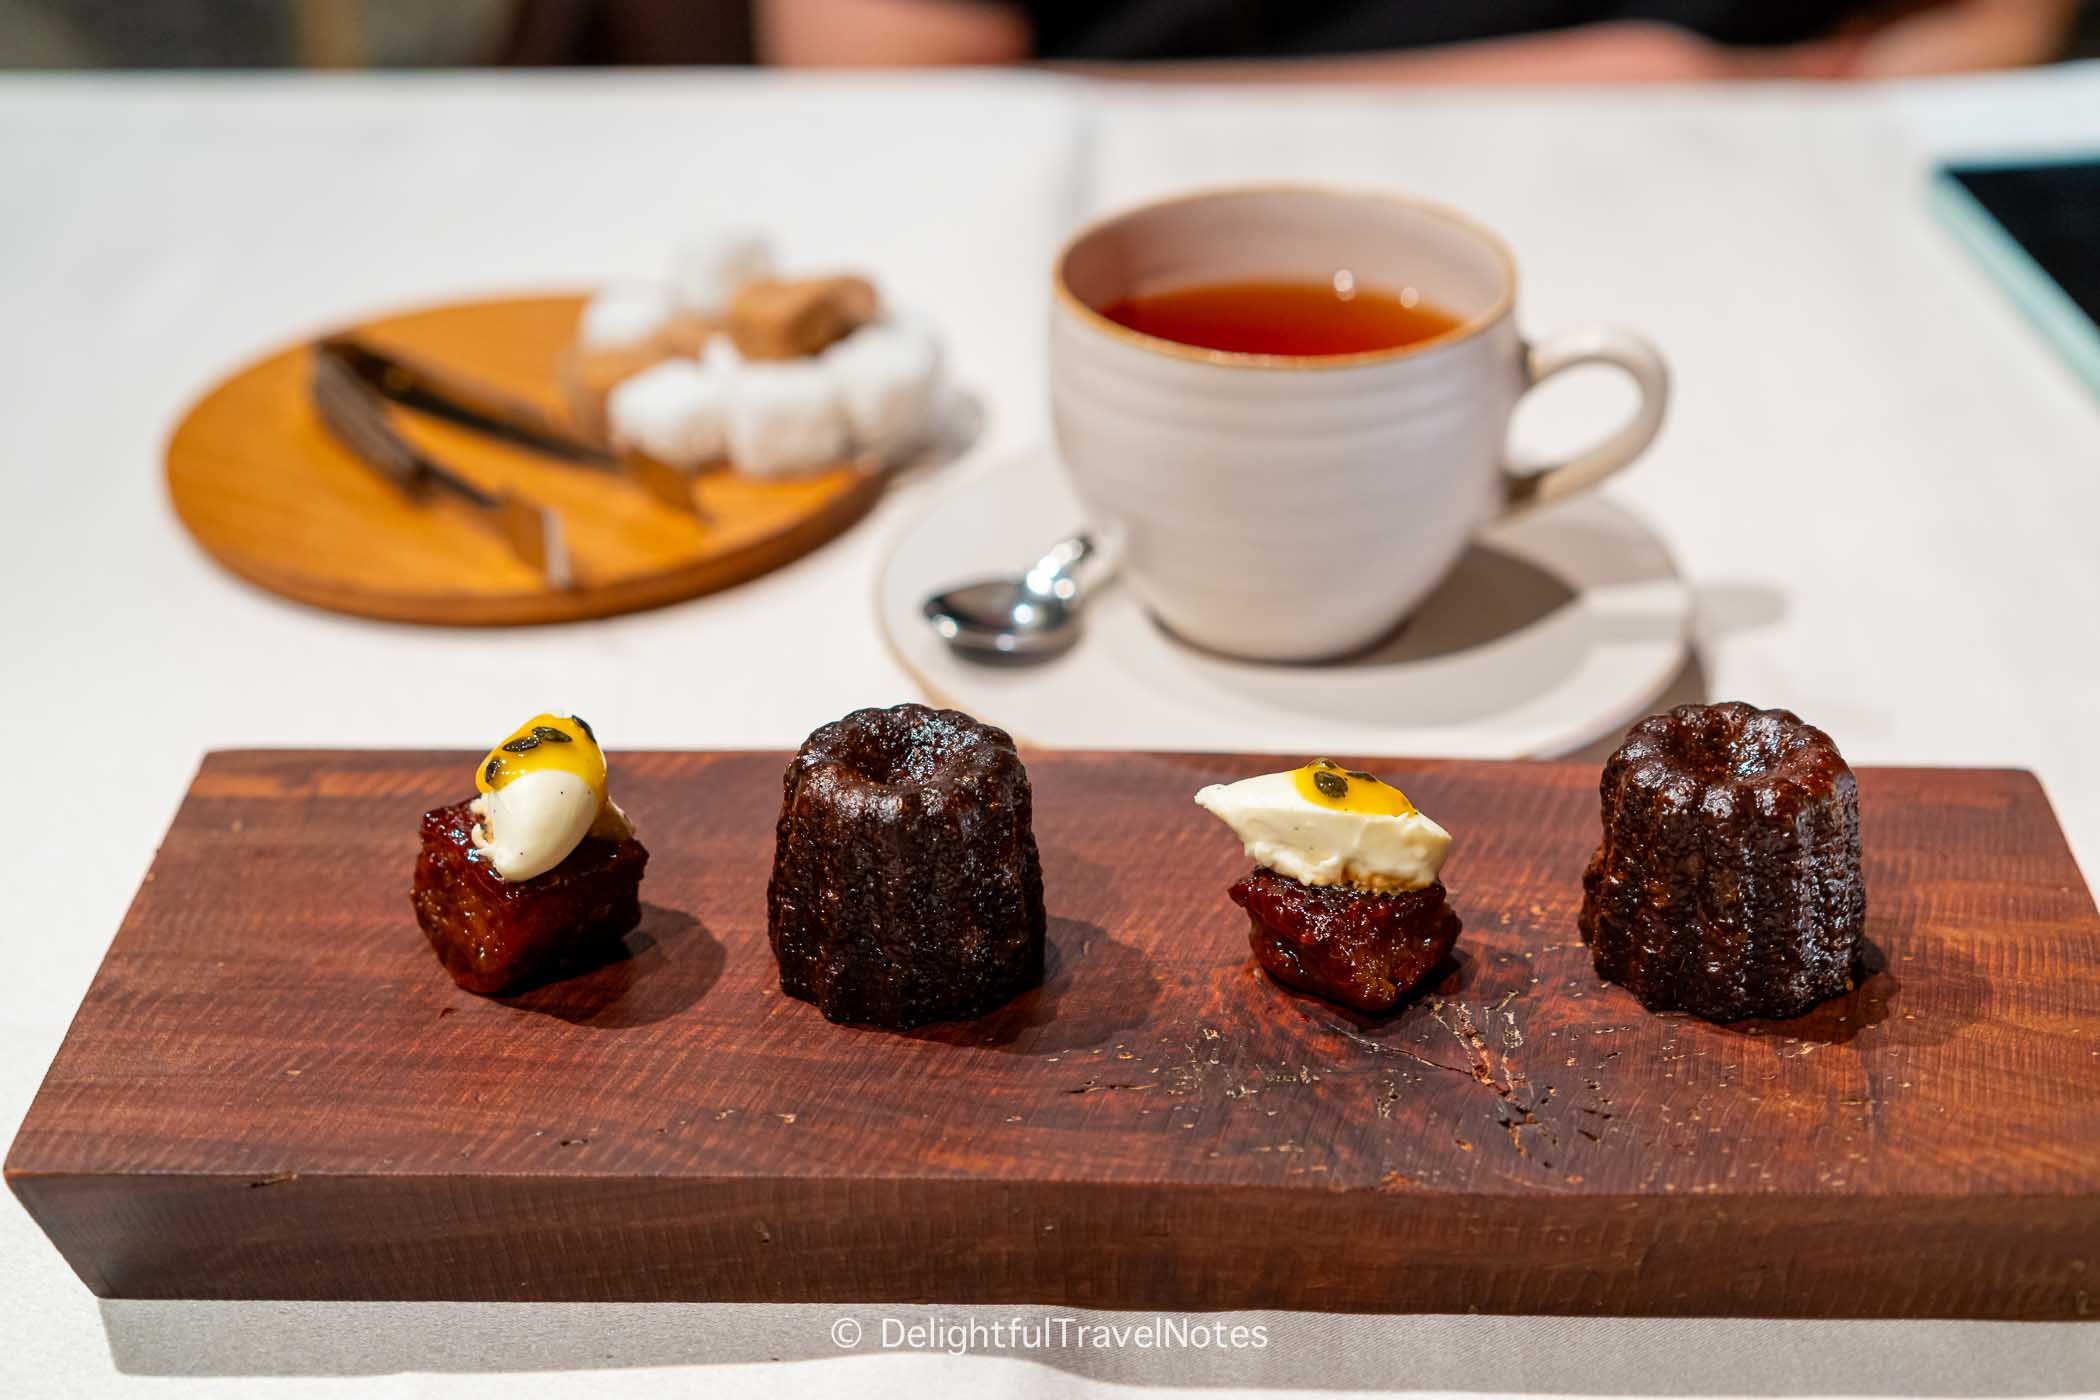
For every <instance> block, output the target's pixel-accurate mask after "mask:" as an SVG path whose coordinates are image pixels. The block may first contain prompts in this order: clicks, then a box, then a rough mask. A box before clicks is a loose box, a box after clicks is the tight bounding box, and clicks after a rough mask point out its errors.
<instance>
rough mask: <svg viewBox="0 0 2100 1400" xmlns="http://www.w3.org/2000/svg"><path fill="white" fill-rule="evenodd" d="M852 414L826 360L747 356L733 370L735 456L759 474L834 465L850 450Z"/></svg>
mask: <svg viewBox="0 0 2100 1400" xmlns="http://www.w3.org/2000/svg"><path fill="white" fill-rule="evenodd" d="M846 451H847V435H846V415H845V412H844V411H843V409H842V408H841V406H840V404H839V391H838V384H837V382H836V381H835V380H834V379H833V378H832V374H831V368H830V366H829V365H827V364H825V363H824V362H823V361H822V360H817V359H809V360H767V361H755V360H754V361H746V362H745V364H744V365H743V367H742V368H741V369H738V370H736V371H735V372H734V373H733V374H732V375H731V376H730V395H729V460H730V461H731V462H733V463H735V464H736V468H737V470H738V471H742V472H747V473H749V474H751V475H753V476H785V475H787V474H789V473H791V472H800V471H808V470H810V469H811V468H813V467H828V466H832V465H834V464H836V463H837V462H839V461H841V460H842V459H843V458H844V457H845V456H846Z"/></svg>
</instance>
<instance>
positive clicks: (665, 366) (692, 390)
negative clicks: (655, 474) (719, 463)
mask: <svg viewBox="0 0 2100 1400" xmlns="http://www.w3.org/2000/svg"><path fill="white" fill-rule="evenodd" d="M729 390H730V385H729V377H728V376H727V375H725V374H721V373H719V372H717V371H714V370H710V369H708V368H707V367H706V366H704V365H701V364H700V363H699V362H697V361H694V360H665V361H663V362H662V363H661V364H656V365H651V366H650V367H649V368H648V369H645V370H643V371H642V372H641V373H640V374H637V375H634V376H632V377H630V378H627V379H623V380H621V381H620V382H619V383H618V384H616V385H614V386H613V391H612V394H611V395H610V396H609V397H608V398H607V399H606V401H605V418H606V423H607V425H608V426H609V427H610V429H611V432H612V439H613V442H614V444H615V445H616V446H619V447H623V448H633V449H635V450H636V451H639V452H642V453H644V454H646V455H648V456H650V457H654V458H655V459H656V460H657V461H659V462H664V463H668V464H669V465H671V466H674V467H690V466H696V465H698V464H699V463H701V462H708V461H713V460H715V459H716V458H719V457H720V456H721V455H722V452H723V446H724V442H725V439H726V430H727V427H728V419H729Z"/></svg>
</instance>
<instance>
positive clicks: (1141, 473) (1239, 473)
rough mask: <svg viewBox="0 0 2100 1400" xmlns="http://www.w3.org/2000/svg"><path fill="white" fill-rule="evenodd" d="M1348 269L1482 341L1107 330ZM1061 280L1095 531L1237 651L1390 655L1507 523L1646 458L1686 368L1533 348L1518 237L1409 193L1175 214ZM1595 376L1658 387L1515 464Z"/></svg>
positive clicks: (1083, 476)
mask: <svg viewBox="0 0 2100 1400" xmlns="http://www.w3.org/2000/svg"><path fill="white" fill-rule="evenodd" d="M1345 270H1346V271H1348V272H1350V273H1351V274H1352V275H1353V276H1354V279H1355V283H1356V285H1357V286H1359V287H1369V288H1385V289H1389V290H1393V291H1399V290H1400V289H1403V288H1410V287H1411V288H1414V289H1416V291H1417V293H1418V294H1419V296H1420V297H1421V298H1422V299H1423V300H1424V301H1425V302H1426V303H1427V304H1429V305H1431V306H1435V307H1437V308H1439V309H1441V310H1443V311H1445V312H1447V313H1449V314H1451V315H1452V316H1455V317H1456V318H1457V319H1458V321H1459V325H1458V327H1457V329H1455V330H1454V331H1452V332H1451V333H1449V334H1446V335H1443V336H1439V337H1437V338H1435V339H1432V340H1426V341H1421V342H1417V343H1415V344H1409V345H1399V346H1395V347H1393V348H1391V349H1384V350H1372V351H1367V352H1364V353H1361V354H1351V355H1321V356H1279V355H1254V354H1244V353H1237V352H1231V351H1221V350H1208V349H1202V348H1199V347H1196V346H1191V345H1184V344H1181V343H1179V342H1177V341H1171V340H1162V339H1159V338H1156V337H1154V336H1149V335H1143V334H1140V333H1138V332H1137V331H1134V330H1131V329H1129V328H1127V327H1125V326H1122V325H1119V324H1117V323H1116V322H1114V321H1111V320H1109V319H1108V318H1107V317H1106V316H1104V315H1103V314H1102V309H1103V308H1104V307H1107V306H1110V305H1112V304H1113V303H1115V302H1116V301H1118V300H1120V299H1122V298H1124V297H1128V296H1142V295H1146V294H1149V293H1155V292H1161V291H1168V290H1173V289H1177V288H1181V287H1190V286H1201V285H1206V284H1220V283H1232V282H1254V281H1266V282H1275V281H1309V282H1316V283H1325V282H1328V281H1329V280H1330V279H1331V278H1333V277H1334V276H1335V275H1336V274H1337V273H1338V272H1341V271H1345ZM1054 282H1055V288H1056V305H1055V307H1054V310H1053V314H1052V321H1051V341H1050V384H1051V403H1052V410H1053V413H1054V415H1055V420H1056V426H1057V442H1058V448H1059V451H1060V452H1061V453H1062V455H1063V457H1064V460H1065V464H1066V468H1067V469H1068V470H1069V471H1070V473H1071V476H1072V481H1073V484H1074V486H1076V487H1077V489H1078V492H1079V496H1080V499H1081V501H1082V502H1083V503H1084V506H1085V509H1086V512H1087V515H1088V524H1089V526H1090V527H1091V528H1092V529H1093V530H1094V531H1095V532H1096V533H1097V534H1099V535H1101V536H1104V537H1106V538H1107V539H1109V540H1111V541H1113V545H1114V547H1115V548H1116V549H1117V550H1118V551H1119V553H1120V556H1121V559H1122V572H1123V575H1124V578H1125V581H1126V582H1127V584H1128V586H1129V587H1131V588H1134V589H1135V590H1136V591H1137V593H1138V596H1139V597H1140V598H1141V599H1142V600H1143V601H1144V603H1145V604H1146V606H1148V607H1149V608H1150V609H1151V610H1152V612H1153V614H1154V615H1155V616H1157V617H1158V618H1159V619H1160V621H1162V622H1164V623H1165V624H1166V625H1167V626H1168V627H1169V628H1171V629H1172V630H1173V631H1174V632H1175V633H1177V634H1178V635H1180V636H1182V637H1184V638H1186V639H1187V640H1189V641H1192V642H1195V643H1197V644H1199V645H1201V646H1205V647H1209V648H1212V649H1214V650H1216V651H1221V652H1226V653H1229V654H1232V655H1236V656H1244V657H1249V658H1254V659H1259V660H1266V661H1309V660H1318V659H1321V658H1326V657H1333V656H1337V655H1342V654H1346V653H1348V652H1351V651H1355V650H1358V649H1361V648H1363V647H1367V646H1369V645H1371V644H1372V643H1373V642H1376V641H1377V640H1379V638H1381V637H1382V636H1384V635H1385V634H1386V633H1388V632H1389V631H1391V629H1392V628H1393V627H1394V626H1395V625H1396V624H1397V623H1398V622H1399V621H1400V619H1402V618H1404V617H1405V616H1407V614H1408V613H1409V612H1410V611H1412V610H1413V608H1414V607H1415V605H1416V604H1417V603H1419V602H1420V601H1421V600H1422V599H1423V598H1424V597H1425V596H1426V595H1427V594H1428V593H1429V591H1430V590H1431V589H1433V588H1434V587H1435V586H1436V584H1437V582H1438V580H1440V579H1441V578H1443V576H1444V574H1445V573H1446V572H1447V571H1448V570H1449V569H1450V568H1451V566H1452V565H1453V564H1454V563H1455V562H1457V560H1458V557H1459V555H1460V553H1461V552H1462V551H1463V550H1464V549H1465V547H1466V542H1467V540H1468V539H1469V538H1470V537H1471V536H1472V534H1473V533H1474V532H1475V531H1476V530H1478V529H1479V528H1480V527H1481V526H1483V525H1485V524H1486V523H1488V522H1489V521H1491V520H1495V519H1498V518H1500V517H1502V516H1505V515H1507V514H1509V513H1510V512H1512V511H1515V510H1520V509H1524V508H1526V507H1529V506H1533V505H1538V504H1543V503H1546V502H1549V501H1554V500H1558V499H1560V498H1561V497H1564V496H1567V495H1569V494H1571V493H1573V492H1576V491H1580V490H1582V489H1583V488H1584V487H1587V486H1591V485H1593V484H1595V483H1596V482H1598V481H1600V480H1602V479H1603V478H1604V477H1606V476H1608V475H1610V474H1611V473H1612V472H1615V471H1617V470H1618V469H1619V468H1621V467H1623V466H1625V465H1626V464H1627V463H1629V462H1631V461H1632V460H1633V459H1634V458H1635V457H1637V456H1639V455H1640V453H1641V451H1642V449H1644V448H1645V447H1647V445H1648V443H1649V441H1650V440H1651V439H1652V438H1654V436H1655V433H1656V430H1657V429H1658V428H1659V427H1660V426H1661V424H1662V418H1663V406H1664V402H1665V400H1666V399H1667V397H1668V392H1669V374H1668V371H1667V370H1666V369H1665V368H1664V366H1663V361H1662V357H1661V356H1660V355H1658V354H1657V353H1656V351H1655V349H1654V347H1652V346H1651V345H1649V344H1648V342H1647V341H1645V340H1642V339H1641V338H1639V337H1638V336H1635V335H1631V334H1629V333H1627V332H1624V331H1614V330H1585V331H1574V332H1569V333H1566V334H1562V335H1557V336H1552V337H1549V338H1547V339H1546V340H1544V341H1541V342H1537V343H1527V342H1526V341H1524V340H1523V339H1522V338H1520V337H1519V336H1518V334H1517V328H1516V322H1515V319H1514V310H1515V304H1516V284H1517V271H1516V264H1515V262H1514V260H1513V259H1512V258H1511V256H1510V253H1509V250H1508V248H1507V247H1505V246H1504V245H1503V243H1502V241H1501V240H1500V239H1499V238H1497V237H1496V236H1495V235H1493V234H1491V233H1489V232H1488V231H1487V230H1485V229H1483V228H1481V227H1480V226H1479V225H1477V224H1475V223H1473V222H1472V221H1470V220H1468V219H1466V218H1464V217H1462V216H1460V215H1458V214H1455V213H1452V212H1450V211H1448V210H1444V209H1440V208H1438V207H1436V206H1434V205H1430V204H1424V203H1420V202H1417V201H1415V200H1412V199H1406V198H1402V197H1399V196H1395V195H1389V194H1379V193H1370V192H1361V193H1353V192H1349V191H1344V190H1333V189H1322V188H1317V187H1264V188H1250V189H1230V190H1221V191H1217V192H1212V193H1203V194H1195V195H1190V196H1187V197H1183V198H1178V199H1169V200H1166V201H1163V202H1161V203H1157V204H1149V205H1146V206H1144V207H1142V208H1138V209H1134V210H1131V211H1129V212H1127V213H1124V214H1119V215H1116V216H1115V217H1113V218H1110V219H1107V220H1105V221H1103V222H1101V223H1097V224H1095V225H1093V226H1092V227H1091V228H1088V229H1086V230H1084V231H1082V232H1081V233H1079V234H1078V235H1077V236H1076V237H1074V238H1073V239H1072V241H1071V242H1070V243H1068V244H1067V245H1066V246H1065V249H1064V251H1063V252H1062V253H1061V254H1059V256H1058V260H1057V265H1056V270H1055V276H1054ZM1591 363H1602V364H1610V365H1617V366H1618V367H1620V368H1621V369H1623V370H1625V371H1626V372H1627V373H1628V374H1630V375H1631V376H1632V377H1633V379H1634V382H1635V384H1636V385H1637V386H1638V388H1639V390H1640V406H1639V408H1638V410H1637V411H1636V412H1635V413H1634V415H1633V418H1632V420H1631V421H1630V422H1628V423H1627V424H1626V425H1625V426H1624V427H1623V428H1621V429H1619V431H1618V432H1617V433H1615V434H1614V435H1613V436H1612V437H1611V438H1609V439H1608V440H1607V441H1605V442H1604V443H1602V444H1601V445H1599V446H1597V447H1594V448H1592V449H1591V450H1589V451H1587V452H1584V453H1582V454H1580V455H1579V456H1575V457H1572V458H1570V459H1568V460H1567V461H1566V462H1564V463H1561V464H1558V465H1553V466H1548V467H1546V468H1544V469H1541V470H1537V471H1534V472H1529V473H1521V474H1520V473H1515V472H1513V471H1512V470H1511V469H1510V467H1509V466H1508V465H1507V463H1506V461H1505V457H1506V442H1507V439H1508V436H1509V422H1510V415H1511V414H1512V413H1513V412H1514V411H1515V409H1516V404H1517V400H1518V399H1519V398H1520V397H1521V396H1522V395H1523V394H1524V392H1525V390H1527V389H1529V388H1530V387H1531V386H1532V385H1534V384H1536V383H1538V382H1539V381H1540V380H1541V379H1544V378H1545V377H1546V376H1548V375H1550V374H1553V373H1556V372H1557V371H1559V370H1563V369H1566V368H1568V367H1569V366H1571V365H1578V364H1591Z"/></svg>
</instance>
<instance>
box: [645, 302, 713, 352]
mask: <svg viewBox="0 0 2100 1400" xmlns="http://www.w3.org/2000/svg"><path fill="white" fill-rule="evenodd" d="M720 329H722V323H721V322H719V321H716V320H714V319H713V318H712V317H708V316H702V315H700V314H699V313H698V312H693V311H681V312H680V313H678V314H677V315H676V316H673V317H672V318H671V319H670V320H668V321H666V322H664V324H663V329H661V330H659V331H658V332H657V333H656V334H655V335H654V336H652V337H650V341H649V344H650V346H651V348H653V349H656V350H660V351H662V352H663V353H664V354H665V355H666V356H676V357H678V358H681V359H687V360H697V359H699V358H700V356H701V354H702V352H704V351H705V350H706V349H707V342H708V340H709V338H710V337H712V336H713V335H714V333H715V332H716V331H719V330H720Z"/></svg>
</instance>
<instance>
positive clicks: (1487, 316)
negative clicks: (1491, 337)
mask: <svg viewBox="0 0 2100 1400" xmlns="http://www.w3.org/2000/svg"><path fill="white" fill-rule="evenodd" d="M1249 194H1312V195H1320V196H1323V197H1327V198H1340V199H1378V200H1384V201H1385V202H1387V203H1389V204H1399V205H1403V206H1405V207H1406V208H1409V209H1412V210H1414V211H1416V212H1417V213H1422V214H1427V215H1429V216H1430V217H1431V218H1436V219H1442V220H1443V221H1444V222H1445V223H1448V224H1450V225H1452V226H1453V227H1456V228H1458V229H1461V230H1463V231H1465V232H1467V233H1470V234H1472V235H1473V236H1474V237H1475V238H1478V239H1479V240H1480V241H1481V242H1482V243H1485V244H1486V245H1487V247H1488V250H1489V251H1490V252H1492V253H1493V254H1494V255H1495V260H1496V261H1497V262H1499V263H1500V264H1501V265H1502V293H1501V295H1500V296H1498V297H1497V298H1496V299H1495V303H1494V305H1492V306H1490V307H1489V308H1488V309H1487V310H1485V311H1483V312H1481V313H1480V314H1479V315H1477V316H1472V317H1469V318H1467V319H1466V320H1463V321H1461V322H1459V323H1458V325H1456V326H1454V327H1453V328H1452V329H1450V330H1448V331H1444V332H1442V333H1441V334H1439V335H1433V336H1430V337H1429V338H1427V339H1425V340H1411V341H1409V342H1407V343H1406V344H1404V345H1390V346H1387V347H1386V348H1384V349H1382V350H1357V351H1352V352H1351V353H1349V354H1346V355H1269V354H1259V353H1256V352H1254V351H1249V350H1213V349H1209V348H1207V347H1205V346H1201V345H1188V344H1184V343H1183V342H1181V341H1178V340H1168V339H1166V338H1165V337H1164V336H1157V335H1147V334H1145V333H1144V332H1143V331H1136V330H1132V329H1131V328H1130V327H1128V326H1126V325H1124V324H1122V323H1121V322H1119V321H1112V320H1110V319H1109V318H1108V317H1107V316H1104V315H1102V314H1101V313H1100V312H1099V311H1096V310H1095V309H1094V308H1093V307H1091V306H1088V305H1087V304H1086V303H1085V302H1083V301H1081V300H1080V299H1079V296H1078V294H1077V293H1075V292H1074V291H1073V290H1072V289H1071V287H1069V286H1067V285H1066V283H1065V264H1066V263H1068V262H1069V261H1070V260H1071V257H1072V250H1073V249H1075V248H1077V247H1078V246H1079V245H1080V244H1081V243H1083V242H1085V241H1086V240H1087V239H1089V238H1091V237H1093V236H1094V235H1095V234H1097V233H1100V232H1101V231H1102V230H1104V229H1106V228H1108V227H1109V226H1110V225H1111V224H1117V223H1121V222H1122V221H1123V220H1125V219H1129V218H1131V217H1133V216H1135V215H1138V214H1144V213H1149V212H1151V211H1153V210H1155V209H1171V208H1173V207H1174V206H1175V205H1178V204H1200V203H1202V202H1203V201H1205V200H1211V199H1221V198H1226V197H1229V196H1233V195H1249ZM1050 289H1051V293H1052V295H1053V296H1054V297H1055V298H1056V299H1057V301H1058V302H1059V303H1061V304H1062V305H1063V306H1065V307H1066V308H1067V309H1069V310H1070V311H1071V312H1072V313H1073V314H1074V315H1076V316H1077V317H1078V318H1079V320H1080V321H1081V322H1082V323H1083V324H1085V325H1087V326H1089V327H1091V328H1092V329H1094V330H1097V331H1100V332H1101V333H1103V334H1105V335H1107V336H1108V337H1109V338H1110V339H1113V340H1120V341H1123V342H1124V343H1125V344H1127V345H1130V346H1132V347H1134V348H1136V349H1139V350H1148V351H1151V352H1152V353H1154V354H1158V355H1165V356H1167V357H1168V358H1170V359H1177V360H1189V361H1193V362H1195V363H1197V364H1207V365H1224V366H1228V367H1232V368H1239V369H1348V368H1350V367H1352V366H1356V365H1375V364H1383V363H1385V362H1386V361H1388V360H1400V359H1405V358H1407V357H1408V356H1410V355H1417V354H1422V353H1425V352H1430V351H1436V350H1446V349H1449V348H1451V347H1452V346H1454V345H1458V344H1461V343H1463V342H1465V341H1467V340H1470V339H1472V338H1473V337H1474V336H1476V335H1478V334H1480V333H1481V332H1482V331H1484V330H1486V329H1488V328H1489V327H1490V326H1493V325H1495V324H1496V323H1497V322H1499V321H1501V320H1502V319H1503V318H1504V317H1506V316H1508V315H1509V313H1510V311H1511V309H1512V308H1513V307H1515V305H1516V303H1517V259H1516V255H1515V254H1514V253H1512V252H1511V251H1510V247H1509V244H1508V243H1506V242H1504V241H1503V239H1502V235H1501V234H1499V233H1496V232H1495V231H1494V230H1493V229H1491V228H1489V227H1488V226H1487V225H1486V224H1483V223H1481V222H1480V221H1479V220H1478V219H1475V218H1473V217H1472V216H1471V215H1469V214H1462V213H1460V212H1459V211H1458V210H1456V209H1453V208H1451V207H1450V206H1449V205H1447V204H1439V203H1437V202H1436V201H1434V200H1429V199H1419V198H1417V197H1416V196H1414V195H1410V194H1402V193H1400V192H1399V191H1398V190H1389V189H1379V188H1376V187H1373V186H1368V185H1339V184H1324V183H1321V182H1319V181H1292V180H1285V181H1276V182H1273V183H1259V182H1257V183H1253V184H1239V185H1206V186H1204V187H1202V188H1200V189H1193V190H1185V191H1183V192H1182V193H1180V194H1174V195H1168V196H1167V197H1166V198H1164V199H1153V200H1147V201H1145V202H1144V203H1142V204H1133V205H1130V206H1129V207H1128V208H1124V209H1119V210H1117V211H1116V212H1115V213H1113V214H1105V215H1103V216H1102V217H1100V218H1098V219H1095V220H1094V221H1093V222H1092V223H1089V224H1087V225H1085V226H1084V227H1082V228H1080V229H1079V230H1078V231H1077V232H1075V233H1073V234H1072V235H1071V237H1069V238H1067V239H1066V240H1065V241H1064V244H1063V246H1062V247H1060V248H1059V249H1058V250H1057V257H1056V258H1055V259H1053V260H1052V262H1051V264H1050Z"/></svg>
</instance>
